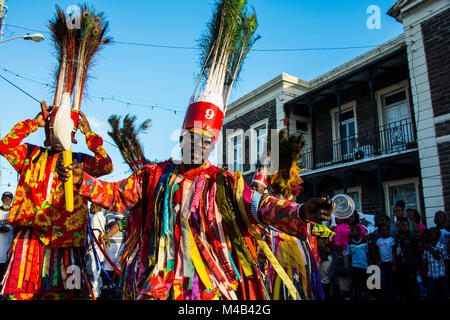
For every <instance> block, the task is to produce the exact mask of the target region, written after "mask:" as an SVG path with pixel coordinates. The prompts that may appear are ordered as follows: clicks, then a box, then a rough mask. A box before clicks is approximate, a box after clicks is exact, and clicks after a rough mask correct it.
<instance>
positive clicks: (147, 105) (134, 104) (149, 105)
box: [1, 68, 185, 114]
mask: <svg viewBox="0 0 450 320" xmlns="http://www.w3.org/2000/svg"><path fill="white" fill-rule="evenodd" d="M1 70H3V71H5V72H7V73H9V74H11V75H14V76H15V77H17V78H22V79H24V80H28V81H31V82H34V83H37V84H41V85H45V86H47V87H49V86H50V84H49V83H46V82H43V81H39V80H35V79H32V78H29V77H26V76H23V75H22V74H20V73H17V72H13V71H11V70H8V69H6V68H1ZM2 78H3V77H2ZM5 80H6V79H5ZM6 81H8V80H6ZM8 82H10V81H8ZM10 83H11V82H10ZM11 84H12V83H11ZM12 85H14V84H12ZM14 86H15V85H14ZM19 89H20V88H19ZM20 90H21V91H22V92H24V93H25V94H28V93H26V92H25V91H23V90H22V89H20ZM99 93H101V92H99ZM109 95H110V94H106V95H105V96H95V95H91V94H85V96H86V98H88V99H99V100H101V101H102V102H103V101H104V100H111V101H115V102H118V103H121V104H125V105H126V106H128V107H129V106H137V107H145V108H152V110H154V109H155V108H156V109H162V110H167V111H171V112H173V113H174V114H177V113H178V114H184V113H185V111H182V110H180V109H172V108H168V107H163V106H161V105H158V104H155V105H152V104H142V103H136V102H130V101H125V100H123V99H117V98H115V97H114V96H112V95H111V96H110V97H108V96H109ZM33 99H35V98H34V97H33ZM124 99H127V100H133V99H132V98H127V97H124ZM35 100H36V101H37V99H35ZM180 108H181V107H180Z"/></svg>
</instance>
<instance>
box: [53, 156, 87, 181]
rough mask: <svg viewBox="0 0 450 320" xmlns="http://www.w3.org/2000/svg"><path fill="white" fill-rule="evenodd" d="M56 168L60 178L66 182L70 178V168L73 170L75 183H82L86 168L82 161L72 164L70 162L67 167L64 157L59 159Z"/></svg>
mask: <svg viewBox="0 0 450 320" xmlns="http://www.w3.org/2000/svg"><path fill="white" fill-rule="evenodd" d="M55 170H56V173H57V174H58V179H59V180H61V181H62V182H66V181H68V180H69V178H70V170H72V174H73V184H74V185H77V184H79V183H81V181H82V179H83V175H84V169H83V165H82V164H81V163H78V162H73V163H72V164H69V165H68V166H67V167H65V166H64V163H63V161H62V158H59V159H58V162H57V163H56V169H55Z"/></svg>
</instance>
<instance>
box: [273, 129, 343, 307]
mask: <svg viewBox="0 0 450 320" xmlns="http://www.w3.org/2000/svg"><path fill="white" fill-rule="evenodd" d="M279 150H280V155H279V159H280V162H279V169H278V170H277V171H276V173H275V174H274V175H272V176H271V177H269V178H270V189H271V192H272V195H273V196H274V197H276V198H278V199H283V200H290V201H291V200H292V199H293V198H294V197H296V196H298V195H299V194H300V192H301V190H302V187H301V184H302V183H303V180H302V179H301V177H300V172H301V169H300V168H299V167H298V166H297V162H298V161H299V159H300V156H301V153H302V150H303V136H302V135H300V136H288V133H287V130H286V129H283V130H281V131H280V132H279ZM268 153H269V154H270V150H269V152H268ZM333 235H334V233H333V232H332V231H331V230H330V229H328V228H327V227H325V226H324V225H322V224H320V223H315V222H310V223H308V227H307V233H306V234H305V235H304V236H303V237H300V238H296V237H293V236H291V235H289V234H285V233H280V232H279V231H276V230H273V229H272V228H271V229H270V230H268V232H267V237H268V238H267V239H268V241H270V245H271V248H272V251H273V253H274V254H275V256H276V257H277V259H278V261H279V262H280V264H281V265H282V266H283V268H284V269H285V270H286V272H287V274H288V275H289V277H290V279H291V280H292V281H293V283H294V285H295V287H296V288H297V290H298V292H299V294H300V295H301V297H302V298H303V299H308V300H311V299H320V300H321V299H323V290H322V286H321V282H320V274H319V269H318V263H319V262H320V257H319V255H318V251H317V240H316V237H324V238H330V237H332V236H333ZM266 280H267V281H266V286H267V288H268V291H269V292H270V293H271V298H272V299H274V300H280V299H281V300H287V299H292V298H293V297H292V296H291V295H290V294H289V292H288V291H287V289H286V286H285V284H284V283H283V282H282V281H281V278H280V276H279V275H278V274H277V273H276V272H275V270H274V269H273V267H269V268H268V270H267V276H266Z"/></svg>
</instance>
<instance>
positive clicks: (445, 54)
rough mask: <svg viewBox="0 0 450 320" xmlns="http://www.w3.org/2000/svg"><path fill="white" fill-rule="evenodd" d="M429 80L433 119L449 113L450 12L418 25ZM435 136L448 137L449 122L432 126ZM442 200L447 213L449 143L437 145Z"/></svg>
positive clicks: (449, 168)
mask: <svg viewBox="0 0 450 320" xmlns="http://www.w3.org/2000/svg"><path fill="white" fill-rule="evenodd" d="M421 29H422V36H423V42H424V48H425V55H426V61H427V68H428V81H429V84H430V94H431V101H432V107H433V113H434V116H435V117H439V116H442V115H446V114H448V113H449V112H450V90H449V89H448V86H449V83H450V63H449V61H450V41H449V39H450V9H447V10H445V11H443V12H441V13H440V14H438V15H436V16H434V17H432V18H430V19H428V20H426V21H425V22H423V23H422V24H421ZM435 131H436V137H443V136H446V135H449V134H450V120H444V121H441V122H437V123H436V124H435ZM437 147H438V157H439V165H440V173H441V181H442V191H443V197H444V207H445V210H446V211H449V210H450V142H443V143H439V144H438V145H437Z"/></svg>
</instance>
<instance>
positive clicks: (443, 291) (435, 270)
mask: <svg viewBox="0 0 450 320" xmlns="http://www.w3.org/2000/svg"><path fill="white" fill-rule="evenodd" d="M440 236H441V231H440V230H439V229H438V228H437V227H433V228H430V229H429V230H427V231H426V235H425V241H426V242H427V246H426V248H427V249H428V248H429V249H431V250H433V252H432V251H431V250H427V249H425V253H424V259H425V260H426V262H427V269H428V272H427V277H428V279H427V283H428V296H429V298H430V299H433V300H434V299H436V300H437V299H441V300H446V299H447V283H446V281H445V262H444V257H445V254H446V252H445V248H444V245H443V244H442V243H441V242H440V241H439V238H440Z"/></svg>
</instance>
